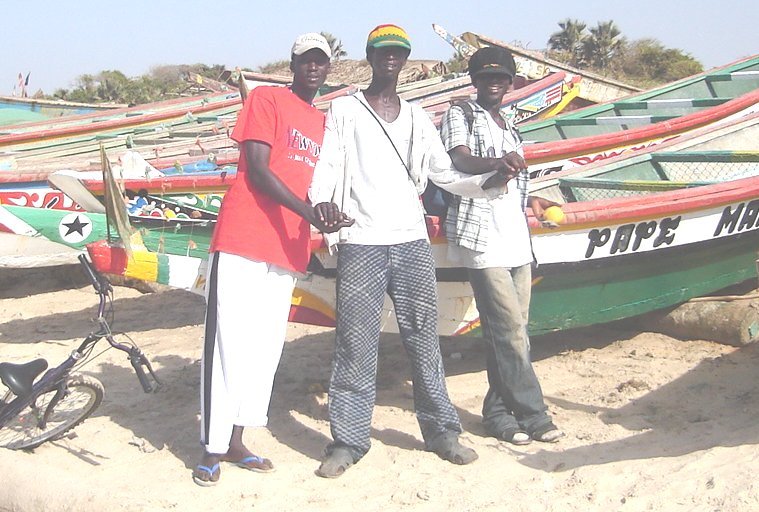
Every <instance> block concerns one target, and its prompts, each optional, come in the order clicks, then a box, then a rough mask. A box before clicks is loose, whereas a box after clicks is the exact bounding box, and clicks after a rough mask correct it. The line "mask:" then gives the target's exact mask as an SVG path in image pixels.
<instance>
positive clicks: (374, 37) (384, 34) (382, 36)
mask: <svg viewBox="0 0 759 512" xmlns="http://www.w3.org/2000/svg"><path fill="white" fill-rule="evenodd" d="M383 46H400V47H401V48H406V49H407V50H408V51H411V39H410V38H409V36H408V33H406V31H405V30H403V29H402V28H401V27H399V26H398V25H391V24H387V25H378V26H376V27H374V29H372V31H371V32H369V37H367V38H366V47H367V48H381V47H383Z"/></svg>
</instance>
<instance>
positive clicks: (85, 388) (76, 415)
mask: <svg viewBox="0 0 759 512" xmlns="http://www.w3.org/2000/svg"><path fill="white" fill-rule="evenodd" d="M66 388H67V392H66V394H65V395H64V396H63V397H62V398H61V399H60V400H59V401H58V403H57V404H56V405H55V407H54V409H53V410H52V411H51V412H50V414H49V415H48V418H47V423H46V425H45V428H40V427H39V420H40V418H42V416H43V415H44V414H45V411H46V410H47V407H48V404H50V401H51V400H52V399H53V397H54V396H55V393H56V390H54V389H52V390H50V391H46V392H45V393H43V394H41V395H40V396H39V397H38V398H37V401H36V403H35V404H33V405H30V406H28V407H26V408H25V409H24V410H23V411H21V413H20V414H19V415H18V416H16V417H15V418H13V420H12V421H10V422H9V423H8V424H6V425H4V426H3V427H2V428H0V446H2V447H5V448H10V449H11V450H21V449H29V448H36V447H37V446H39V445H41V444H42V443H44V442H45V441H50V440H51V439H56V438H58V437H60V436H62V435H63V434H64V433H66V432H68V431H69V430H71V429H72V428H74V427H75V426H77V425H78V424H80V423H81V422H83V421H84V420H85V419H86V418H87V417H89V415H90V414H92V413H93V411H94V410H95V409H97V407H98V405H100V402H101V401H102V400H103V385H102V384H101V383H100V381H99V380H97V379H96V378H94V377H90V376H87V375H78V374H73V375H70V376H69V377H68V380H67V381H66ZM6 398H8V397H6ZM7 401H8V400H6V402H7Z"/></svg>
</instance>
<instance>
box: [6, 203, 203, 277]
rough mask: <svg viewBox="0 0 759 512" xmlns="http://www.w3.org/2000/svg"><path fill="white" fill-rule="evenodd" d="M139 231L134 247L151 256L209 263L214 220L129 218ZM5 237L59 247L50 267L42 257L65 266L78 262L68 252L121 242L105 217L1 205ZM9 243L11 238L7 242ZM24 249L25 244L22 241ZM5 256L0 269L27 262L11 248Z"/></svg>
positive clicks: (88, 213) (94, 214)
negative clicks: (65, 259) (114, 239)
mask: <svg viewBox="0 0 759 512" xmlns="http://www.w3.org/2000/svg"><path fill="white" fill-rule="evenodd" d="M130 223H131V226H132V228H133V230H134V231H135V233H136V235H135V239H134V243H135V244H136V245H137V246H141V247H142V248H143V249H144V250H146V251H152V252H156V253H170V254H178V255H184V256H190V257H199V258H200V257H205V256H206V255H207V254H208V245H209V243H210V240H211V235H212V233H213V228H214V226H215V219H210V220H209V219H191V218H188V217H181V216H169V217H167V216H166V215H161V216H139V217H137V216H130ZM0 233H5V234H12V235H21V236H24V237H29V238H33V239H37V240H42V241H45V242H50V243H54V244H57V246H58V247H57V250H52V251H50V260H49V261H48V262H47V263H45V262H44V261H42V259H43V258H42V256H41V255H40V256H37V257H36V259H35V261H36V262H37V264H50V262H56V263H58V262H60V259H61V254H65V255H67V256H68V259H71V260H72V261H71V262H74V261H76V260H75V256H76V254H77V253H72V252H71V251H69V250H67V249H74V250H77V251H79V252H81V251H83V250H84V248H85V246H86V245H87V244H89V243H94V242H96V241H99V240H105V239H108V238H109V237H111V236H114V237H115V236H116V235H115V231H113V234H112V230H111V229H110V228H109V226H108V223H107V221H106V216H105V214H103V213H93V212H85V211H76V212H70V211H61V210H50V209H42V208H29V207H23V206H1V205H0ZM5 240H6V241H8V242H9V243H10V240H11V239H10V238H7V239H5ZM19 243H24V242H23V241H20V242H19ZM4 245H6V246H5V247H4V251H2V252H0V267H3V266H6V267H7V266H16V265H14V264H13V260H14V259H16V260H23V254H18V252H19V251H16V250H14V248H13V247H11V246H10V245H8V244H4Z"/></svg>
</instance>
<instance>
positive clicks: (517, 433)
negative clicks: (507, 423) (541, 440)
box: [496, 427, 532, 446]
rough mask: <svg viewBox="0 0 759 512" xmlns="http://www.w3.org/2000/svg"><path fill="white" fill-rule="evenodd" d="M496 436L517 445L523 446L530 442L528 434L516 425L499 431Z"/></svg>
mask: <svg viewBox="0 0 759 512" xmlns="http://www.w3.org/2000/svg"><path fill="white" fill-rule="evenodd" d="M496 437H498V439H500V440H501V441H506V442H507V443H511V444H515V445H517V446H523V445H526V444H530V443H531V442H532V438H531V437H530V434H528V433H527V432H525V431H524V430H521V429H519V428H516V427H514V428H507V429H506V430H504V431H503V432H501V435H500V436H496Z"/></svg>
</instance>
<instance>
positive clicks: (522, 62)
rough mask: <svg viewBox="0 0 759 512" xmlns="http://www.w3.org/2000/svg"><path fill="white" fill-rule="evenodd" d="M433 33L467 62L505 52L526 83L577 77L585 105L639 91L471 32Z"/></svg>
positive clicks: (438, 28) (438, 30)
mask: <svg viewBox="0 0 759 512" xmlns="http://www.w3.org/2000/svg"><path fill="white" fill-rule="evenodd" d="M432 29H433V30H434V31H435V33H436V34H437V35H439V36H440V37H442V38H443V40H444V41H446V42H447V43H448V44H450V45H451V46H453V48H454V49H455V50H456V51H457V52H458V53H459V54H460V55H462V56H464V57H467V58H468V57H470V56H471V55H472V54H473V53H474V52H475V51H477V50H478V49H479V48H482V47H484V46H501V47H503V48H506V49H507V50H509V51H510V52H511V54H512V55H513V57H514V62H515V63H516V65H517V73H518V74H520V75H522V76H524V77H526V78H529V79H533V80H534V79H540V78H542V77H544V76H546V75H548V74H550V73H556V72H563V73H566V74H567V76H569V77H578V84H577V88H578V89H577V93H578V94H577V96H578V97H579V98H581V99H582V100H583V104H584V105H588V104H593V103H604V102H607V101H611V100H614V99H617V98H621V97H623V96H627V95H628V94H630V93H633V92H636V91H640V89H639V88H637V87H634V86H632V85H628V84H624V83H622V82H620V81H618V80H613V79H610V78H607V77H604V76H601V75H598V74H596V73H592V72H589V71H585V70H580V69H577V68H574V67H572V66H568V65H566V64H563V63H561V62H557V61H553V60H550V59H547V58H545V57H544V56H543V55H542V54H540V53H539V52H534V51H531V50H526V49H524V48H521V47H519V46H516V45H511V44H508V43H504V42H502V41H496V40H495V39H491V38H487V37H485V36H480V35H477V34H473V33H471V32H466V33H464V34H462V35H461V36H455V35H453V34H451V33H449V32H448V31H447V30H446V29H444V28H443V27H441V26H440V25H437V24H435V23H433V24H432Z"/></svg>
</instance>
